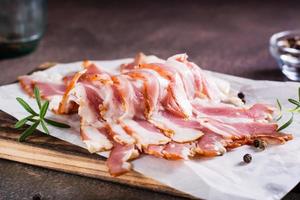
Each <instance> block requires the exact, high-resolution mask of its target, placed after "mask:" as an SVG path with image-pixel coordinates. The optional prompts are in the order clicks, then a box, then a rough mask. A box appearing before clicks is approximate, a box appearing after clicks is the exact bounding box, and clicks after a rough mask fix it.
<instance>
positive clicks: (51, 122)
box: [44, 118, 71, 128]
mask: <svg viewBox="0 0 300 200" xmlns="http://www.w3.org/2000/svg"><path fill="white" fill-rule="evenodd" d="M44 120H45V122H46V123H47V124H50V125H52V126H56V127H59V128H71V126H69V125H68V124H64V123H61V122H56V121H53V120H51V119H46V118H45V119H44Z"/></svg>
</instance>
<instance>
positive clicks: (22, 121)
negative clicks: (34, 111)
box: [15, 115, 34, 128]
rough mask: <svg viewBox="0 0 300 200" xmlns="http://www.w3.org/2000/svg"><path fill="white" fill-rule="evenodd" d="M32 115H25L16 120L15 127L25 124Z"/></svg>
mask: <svg viewBox="0 0 300 200" xmlns="http://www.w3.org/2000/svg"><path fill="white" fill-rule="evenodd" d="M33 117H34V116H33V115H30V116H28V117H25V118H23V119H21V120H19V121H17V123H16V124H15V128H21V127H22V126H24V124H26V122H28V121H29V119H32V118H33Z"/></svg>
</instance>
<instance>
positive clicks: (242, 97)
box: [237, 92, 245, 99]
mask: <svg viewBox="0 0 300 200" xmlns="http://www.w3.org/2000/svg"><path fill="white" fill-rule="evenodd" d="M237 96H238V98H240V99H244V98H245V95H244V93H242V92H239V93H238V94H237Z"/></svg>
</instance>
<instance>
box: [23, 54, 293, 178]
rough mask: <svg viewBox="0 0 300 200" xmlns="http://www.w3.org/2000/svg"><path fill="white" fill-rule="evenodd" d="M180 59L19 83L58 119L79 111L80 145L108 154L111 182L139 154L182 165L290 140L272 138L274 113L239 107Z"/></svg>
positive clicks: (225, 89) (88, 66) (141, 60)
mask: <svg viewBox="0 0 300 200" xmlns="http://www.w3.org/2000/svg"><path fill="white" fill-rule="evenodd" d="M187 58H188V57H187V55H186V54H178V55H175V56H172V57H170V58H169V59H167V60H166V61H164V60H161V59H157V58H156V57H148V56H145V55H143V54H138V55H137V56H136V58H135V59H134V60H133V62H132V63H128V64H124V65H121V69H120V70H118V69H116V68H115V67H114V68H113V70H110V72H107V71H105V70H104V69H103V68H102V67H100V66H97V65H95V64H94V63H92V62H89V61H84V63H83V66H84V69H83V70H81V71H78V72H76V71H74V70H73V71H69V70H66V71H65V72H66V73H65V72H64V73H65V74H56V75H55V74H54V75H53V74H52V75H48V74H47V73H44V72H39V73H34V74H33V75H31V76H22V77H20V78H19V79H20V83H21V85H22V87H23V88H24V90H25V91H26V92H27V93H28V94H30V95H32V94H33V88H34V86H37V87H39V88H40V90H41V94H42V97H43V98H44V99H49V100H51V101H50V106H51V107H52V108H54V110H55V111H56V112H57V113H58V114H70V113H72V112H76V111H77V112H78V114H79V116H80V125H81V136H82V140H83V141H84V143H85V144H86V146H87V148H88V150H89V151H90V152H100V151H106V150H111V153H110V156H109V158H108V160H107V165H108V168H109V172H110V173H111V174H112V175H115V176H116V175H120V174H122V173H125V172H127V171H129V170H130V169H131V164H130V163H129V160H130V159H133V158H136V157H137V156H138V155H139V152H140V153H145V154H149V155H154V156H157V157H161V158H165V159H172V160H174V159H188V158H189V157H193V156H194V155H195V154H198V155H201V156H218V155H222V154H224V153H225V152H226V151H227V150H228V149H233V148H236V147H239V146H241V145H244V144H251V143H252V142H253V140H254V139H256V138H260V139H263V140H266V141H267V142H269V143H272V144H273V143H274V144H282V143H284V142H285V141H288V140H291V139H292V136H291V135H289V134H284V133H278V132H277V124H275V123H272V122H273V121H272V120H273V119H272V114H273V108H271V107H270V106H269V105H265V104H254V105H252V106H250V107H248V106H245V105H244V104H243V103H242V101H241V100H240V99H238V98H237V97H234V96H232V94H233V92H232V91H230V85H229V83H227V82H225V81H222V80H219V79H216V78H214V77H211V76H210V75H209V74H208V73H207V72H204V71H202V69H201V68H199V67H198V66H197V65H196V64H195V63H192V62H190V61H188V60H187ZM58 102H59V103H58ZM138 151H139V152H138Z"/></svg>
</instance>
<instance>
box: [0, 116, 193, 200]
mask: <svg viewBox="0 0 300 200" xmlns="http://www.w3.org/2000/svg"><path fill="white" fill-rule="evenodd" d="M14 123H15V120H14V119H13V118H12V117H11V116H9V115H8V114H6V113H4V112H2V111H0V158H3V159H7V160H12V161H16V162H21V163H26V164H30V165H35V166H39V167H44V168H48V169H54V170H58V171H63V172H67V173H72V174H78V175H82V176H87V177H92V178H98V179H101V180H106V181H112V182H117V183H121V184H126V185H130V186H135V187H140V188H146V189H150V190H154V191H159V192H165V193H168V194H173V195H178V196H182V197H190V198H192V197H191V196H190V195H187V194H184V193H182V192H179V191H177V190H175V189H172V188H170V187H168V186H166V185H164V184H161V183H159V182H157V181H155V180H153V179H150V178H147V177H145V176H143V175H142V174H140V173H137V172H134V171H132V172H129V173H127V174H124V175H122V176H119V177H112V176H111V175H110V174H109V173H108V169H107V167H106V165H105V158H103V157H101V156H99V155H93V154H90V153H89V152H88V151H87V150H85V149H82V148H80V147H77V146H75V145H72V144H70V143H67V142H65V141H61V140H59V139H56V138H54V137H51V136H48V135H44V134H42V133H40V132H39V131H36V133H35V134H34V135H33V136H30V137H29V138H28V139H27V141H26V142H24V143H20V142H18V141H17V138H18V137H19V135H20V133H21V131H22V130H15V129H13V124H14Z"/></svg>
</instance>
